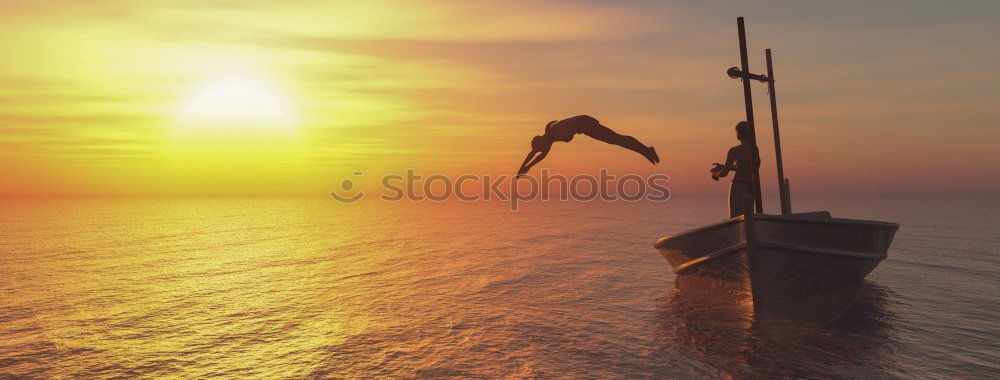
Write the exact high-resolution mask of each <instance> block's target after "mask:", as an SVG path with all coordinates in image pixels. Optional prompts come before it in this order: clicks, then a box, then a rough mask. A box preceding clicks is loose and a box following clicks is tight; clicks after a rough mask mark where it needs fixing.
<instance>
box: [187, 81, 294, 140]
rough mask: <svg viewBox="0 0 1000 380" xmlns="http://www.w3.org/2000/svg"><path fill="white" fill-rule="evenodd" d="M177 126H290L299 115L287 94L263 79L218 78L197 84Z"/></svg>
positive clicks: (214, 127)
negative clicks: (293, 108) (294, 110)
mask: <svg viewBox="0 0 1000 380" xmlns="http://www.w3.org/2000/svg"><path fill="white" fill-rule="evenodd" d="M177 116H178V117H177V126H178V127H180V128H185V129H186V128H195V129H202V128H212V129H220V128H221V129H244V130H260V129H291V128H295V127H297V126H298V118H297V117H296V115H295V113H294V112H293V110H292V107H291V105H290V104H289V101H288V97H287V96H286V95H285V94H284V93H283V92H282V91H280V90H279V89H278V88H276V87H275V86H273V85H271V84H269V83H267V82H266V81H263V80H259V79H252V78H218V79H214V80H210V81H206V82H204V83H202V84H201V85H199V86H197V87H196V88H195V89H194V90H193V91H191V93H190V94H189V95H188V96H187V97H186V98H185V100H184V101H183V103H182V104H181V107H180V110H179V111H178V115H177Z"/></svg>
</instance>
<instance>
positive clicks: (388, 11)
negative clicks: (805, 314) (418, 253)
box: [0, 0, 1000, 197]
mask: <svg viewBox="0 0 1000 380" xmlns="http://www.w3.org/2000/svg"><path fill="white" fill-rule="evenodd" d="M685 3H686V2H685ZM685 3H678V4H667V3H663V2H653V1H650V2H642V1H638V2H612V1H607V2H601V1H586V2H555V1H544V2H542V1H538V2H534V1H505V2H479V3H475V2H468V1H421V2H407V1H354V2H346V1H345V2H320V1H316V2H313V1H296V2H287V1H274V2H264V1H257V2H233V1H160V0H150V1H142V2H135V1H120V0H102V1H89V2H77V1H62V0H60V1H45V0H35V1H5V2H3V3H0V29H2V32H0V46H3V47H4V48H5V50H6V51H5V54H4V58H3V59H2V60H0V183H3V186H2V188H0V196H5V197H19V196H30V197H45V196H178V195H179V196H186V195H305V196H308V195H316V196H322V195H324V194H326V193H327V192H328V191H330V190H332V189H335V188H336V187H337V186H339V184H340V182H341V180H342V179H344V178H347V177H350V176H351V173H352V172H353V171H356V170H361V171H364V172H365V174H366V178H368V179H370V180H371V181H377V177H378V175H380V174H383V173H390V172H393V173H401V172H403V171H404V170H405V169H406V168H409V167H413V168H416V169H417V170H418V171H419V172H422V173H427V174H431V173H445V174H453V175H458V174H461V173H465V172H471V173H481V174H487V173H491V174H499V173H508V174H513V172H514V171H516V169H517V166H518V165H519V164H520V162H521V160H522V159H523V158H524V154H525V153H527V150H528V143H529V141H530V139H531V136H533V135H535V134H539V133H541V132H542V129H543V126H544V124H545V123H546V122H547V121H549V120H554V119H559V118H564V117H568V116H572V115H577V114H589V115H592V116H594V117H596V118H598V119H599V120H601V121H602V123H603V124H605V125H607V126H609V127H611V128H613V129H615V130H617V131H619V132H621V133H623V134H629V135H633V136H635V137H637V138H639V139H640V140H641V141H642V142H644V143H646V144H648V145H654V146H656V147H657V150H658V151H659V152H660V156H661V158H662V159H663V162H662V163H661V164H660V165H657V166H651V165H649V164H648V163H647V162H646V161H645V160H643V159H642V158H641V157H639V156H638V155H636V154H634V153H632V152H628V151H625V150H624V149H620V148H614V147H611V146H608V145H606V144H603V143H599V142H596V141H590V140H588V139H586V138H584V137H580V138H577V139H575V140H574V141H573V142H572V143H571V144H558V145H556V146H555V147H554V148H553V152H552V154H550V155H549V158H547V159H546V161H545V162H543V163H542V164H540V166H539V167H547V168H549V169H550V170H552V171H553V172H558V173H564V174H567V175H572V174H576V173H581V172H596V170H597V169H598V168H600V167H607V168H609V169H610V171H611V172H612V173H620V174H624V173H640V174H648V173H653V172H660V173H666V174H668V175H670V176H671V177H672V178H673V180H672V189H673V190H674V192H675V194H677V195H681V194H683V195H699V194H712V195H715V194H721V193H724V192H725V191H726V186H724V185H720V184H718V183H714V182H712V181H711V179H709V178H708V175H707V170H708V168H709V167H710V166H711V163H712V162H719V161H721V160H723V159H724V153H725V151H726V149H727V148H728V147H729V146H730V145H732V144H734V143H735V140H734V138H733V132H732V126H733V124H735V122H736V121H738V120H741V119H743V118H744V111H743V105H742V93H741V88H740V84H739V82H738V81H735V80H731V79H729V78H727V77H726V76H725V73H724V72H725V69H726V68H727V67H729V66H734V65H737V64H738V55H737V53H738V52H737V41H736V26H735V18H736V16H740V15H742V16H745V17H746V18H747V22H748V29H749V31H748V34H749V45H750V49H751V68H752V69H753V70H754V71H758V72H761V71H763V49H764V48H765V47H769V48H772V49H773V50H774V55H775V70H776V77H777V79H778V90H777V93H778V101H779V111H780V117H781V125H782V127H783V128H782V131H781V133H782V137H783V147H784V149H785V150H784V155H785V160H786V175H787V176H788V177H790V178H791V182H792V188H793V191H794V192H796V194H803V193H805V194H817V195H819V194H823V195H829V194H836V195H860V196H866V195H891V194H897V193H903V194H907V195H940V196H949V195H951V196H955V195H992V194H995V193H996V192H997V191H998V190H1000V180H998V179H997V178H1000V176H997V175H996V174H995V173H997V171H998V170H1000V149H997V148H996V147H995V144H996V143H998V142H1000V138H998V137H1000V131H998V128H997V127H998V125H997V122H996V120H998V119H1000V75H998V74H997V73H996V67H997V63H1000V50H998V49H996V48H995V45H996V42H995V41H994V39H995V36H997V35H1000V24H997V23H996V22H995V19H996V17H997V16H998V15H1000V12H998V10H1000V5H998V3H996V2H949V3H948V4H947V5H944V3H940V2H929V1H894V2H879V3H878V4H868V2H861V1H856V2H855V1H850V2H830V3H829V4H818V3H813V2H809V3H808V4H804V3H802V2H791V1H789V2H754V3H753V4H752V5H746V4H745V3H744V2H733V3H730V2H716V1H709V2H700V3H701V4H702V5H690V4H685ZM945 6H947V7H948V8H944V7H945ZM234 78H235V79H234ZM229 80H235V81H237V82H238V83H250V84H251V85H253V86H258V85H259V86H260V88H262V90H260V91H261V93H262V94H263V95H261V96H262V97H263V100H260V99H257V100H254V99H250V100H247V101H248V102H250V103H248V106H247V107H244V108H246V109H249V110H252V112H251V111H248V112H251V113H250V115H251V116H246V115H237V116H238V117H237V118H236V119H226V118H225V117H228V116H225V117H223V119H221V120H214V119H213V120H209V121H204V120H201V121H192V120H193V119H197V118H199V117H203V116H205V115H204V113H205V112H208V113H212V112H213V107H228V108H226V109H225V111H227V112H228V111H232V110H234V109H235V110H236V111H239V110H240V109H239V107H240V104H242V103H239V102H238V101H239V100H240V99H242V98H240V99H222V103H226V102H229V103H233V104H229V103H226V104H223V105H219V104H221V103H219V101H214V100H210V101H202V100H199V99H203V98H206V97H208V98H212V97H213V96H217V95H218V93H217V92H212V91H214V90H211V88H214V87H212V86H213V83H228V82H226V81H229ZM205 88H209V89H210V90H205ZM754 96H755V104H756V105H757V108H756V113H757V124H758V136H759V139H760V142H761V148H762V150H763V151H764V152H765V154H764V160H765V162H764V169H765V170H764V172H763V173H762V177H763V183H764V187H765V191H768V192H770V191H773V189H774V186H773V182H774V180H773V178H774V175H773V161H772V160H771V153H770V149H771V143H770V142H771V138H772V137H771V133H770V118H769V110H768V108H767V103H766V100H767V95H766V92H765V91H764V87H763V85H761V84H755V87H754ZM258 100H259V101H258ZM199 102H201V103H199ZM234 102H235V103H234ZM255 102H257V103H255ZM261 102H262V103H261ZM269 102H270V103H269ZM274 102H277V103H280V104H281V105H280V106H273V107H271V106H268V104H271V103H274ZM191 104H196V107H194V108H198V107H201V108H199V109H201V110H202V111H191V109H192V106H191ZM234 104H235V105H234ZM262 104H263V105H262ZM205 109H207V111H205ZM236 111H233V112H236ZM199 112H202V113H199ZM220 112H221V111H220ZM272 114H273V115H277V116H274V117H273V118H270V119H266V120H263V121H260V120H251V121H246V120H244V119H245V118H255V117H270V116H267V115H272ZM254 115H257V116H254ZM259 115H265V116H259ZM273 115H272V116H273ZM210 116H211V115H210ZM271 124H274V125H271ZM278 124H281V125H280V126H276V125H278Z"/></svg>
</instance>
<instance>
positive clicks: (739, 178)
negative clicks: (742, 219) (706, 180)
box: [710, 121, 760, 218]
mask: <svg viewBox="0 0 1000 380" xmlns="http://www.w3.org/2000/svg"><path fill="white" fill-rule="evenodd" d="M736 138H737V139H739V140H740V145H737V146H734V147H732V148H729V154H727V155H726V164H725V165H722V164H718V163H716V164H714V165H715V166H714V167H712V169H711V170H710V171H711V172H712V179H714V180H716V181H718V180H719V177H725V176H726V175H728V174H729V171H730V170H735V171H736V175H735V176H733V184H732V185H730V187H729V217H730V218H733V217H736V216H739V215H745V214H748V213H752V212H753V206H754V204H753V202H754V196H753V173H754V172H755V171H756V170H757V169H758V168H760V152H759V151H758V150H757V147H756V146H755V145H754V144H753V142H752V141H750V126H749V125H747V122H745V121H741V122H739V123H736ZM751 162H752V164H751ZM751 165H752V166H751Z"/></svg>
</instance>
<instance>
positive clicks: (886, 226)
mask: <svg viewBox="0 0 1000 380" xmlns="http://www.w3.org/2000/svg"><path fill="white" fill-rule="evenodd" d="M747 219H751V220H752V219H760V220H765V221H769V222H779V223H810V224H837V225H844V226H866V227H872V228H878V229H883V230H892V231H898V230H899V224H897V223H891V222H880V221H877V220H864V219H846V218H830V219H819V220H817V219H806V218H802V219H799V218H795V217H794V214H792V215H791V216H789V215H770V214H753V216H752V217H750V218H747V216H746V215H740V216H737V217H735V218H729V219H726V220H723V221H721V222H718V223H715V224H709V225H706V226H701V227H697V228H694V229H690V230H687V231H683V232H679V233H676V234H674V235H670V236H664V237H661V238H659V239H657V240H656V242H655V243H653V248H656V249H660V248H661V247H662V246H663V245H664V244H665V243H666V242H667V241H668V240H672V239H676V238H679V237H682V236H686V235H691V234H696V233H699V232H704V231H708V230H711V229H714V228H721V227H725V226H729V225H731V224H735V223H739V222H743V221H746V220H747Z"/></svg>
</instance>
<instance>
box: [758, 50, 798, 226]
mask: <svg viewBox="0 0 1000 380" xmlns="http://www.w3.org/2000/svg"><path fill="white" fill-rule="evenodd" d="M764 58H765V59H766V61H767V93H768V94H770V97H771V124H772V125H774V161H775V163H777V165H778V193H779V194H780V195H781V215H788V214H791V213H792V200H791V196H790V195H789V194H788V180H787V179H785V168H784V165H782V163H781V137H780V135H779V134H778V101H777V100H775V94H774V68H773V67H772V65H771V49H764Z"/></svg>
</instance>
